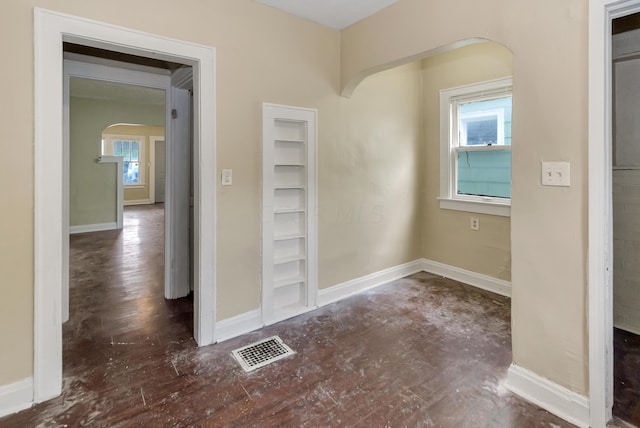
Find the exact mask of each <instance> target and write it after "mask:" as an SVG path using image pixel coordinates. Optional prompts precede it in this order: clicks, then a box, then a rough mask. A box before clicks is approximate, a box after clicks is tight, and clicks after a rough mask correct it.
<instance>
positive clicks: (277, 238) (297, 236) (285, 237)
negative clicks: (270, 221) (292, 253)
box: [273, 233, 306, 241]
mask: <svg viewBox="0 0 640 428" xmlns="http://www.w3.org/2000/svg"><path fill="white" fill-rule="evenodd" d="M305 237H306V235H305V234H304V233H294V234H291V235H280V236H274V237H273V240H274V241H288V240H290V239H300V238H305Z"/></svg>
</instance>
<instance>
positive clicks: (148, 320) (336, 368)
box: [0, 207, 572, 428]
mask: <svg viewBox="0 0 640 428" xmlns="http://www.w3.org/2000/svg"><path fill="white" fill-rule="evenodd" d="M162 225H163V210H162V209H161V208H158V207H129V208H127V209H126V211H125V229H124V230H123V231H108V232H97V233H87V234H82V235H74V236H72V239H71V260H72V269H71V280H72V288H71V320H70V321H69V322H68V323H67V324H66V325H65V326H64V385H63V392H62V395H61V396H60V397H58V398H56V399H53V400H50V401H49V402H46V403H43V404H39V405H37V406H35V407H33V408H31V409H29V410H25V411H23V412H20V413H18V414H15V415H12V416H9V417H6V418H4V419H0V426H1V427H35V426H42V427H58V426H60V427H62V426H70V427H75V426H92V427H139V426H154V427H155V426H229V427H273V426H285V427H300V426H305V427H325V426H336V427H338V426H340V427H342V426H346V427H383V426H394V427H396V426H402V427H405V426H406V427H445V428H448V427H451V428H453V427H455V428H464V427H470V428H471V427H473V428H478V427H487V428H498V427H519V428H524V427H554V428H558V427H570V426H572V425H570V424H568V423H566V422H564V421H562V420H561V419H559V418H557V417H555V416H553V415H551V414H549V413H547V412H546V411H544V410H542V409H540V408H539V407H537V406H535V405H532V404H529V403H527V402H525V401H524V400H522V399H520V398H518V397H516V396H515V395H513V394H512V393H510V392H509V391H507V390H506V389H505V388H504V386H503V381H504V378H505V376H506V371H507V368H508V366H509V364H510V362H511V332H510V322H509V319H510V301H509V299H507V298H504V297H501V296H497V295H494V294H492V293H488V292H485V291H481V290H477V289H475V288H472V287H469V286H466V285H462V284H460V283H457V282H455V281H451V280H448V279H443V278H441V277H437V276H435V275H431V274H427V273H419V274H415V275H412V276H410V277H407V278H404V279H400V280H397V281H394V282H392V283H389V284H387V285H384V286H381V287H378V288H376V289H374V290H370V291H367V292H364V293H361V294H359V295H356V296H353V297H351V298H348V299H345V300H343V301H341V302H338V303H335V304H331V305H328V306H325V307H323V308H320V309H318V310H316V311H313V312H310V313H308V314H305V315H302V316H299V317H296V318H293V319H290V320H287V321H284V322H281V323H279V324H275V325H272V326H269V327H266V328H264V329H262V330H260V331H256V332H253V333H249V334H247V335H244V336H242V337H238V338H235V339H232V340H229V341H226V342H223V343H219V344H216V345H212V346H207V347H203V348H198V347H197V346H196V344H195V342H194V340H193V339H192V328H193V320H192V317H193V315H192V306H193V305H192V302H191V301H190V300H189V299H179V300H175V301H167V300H165V299H164V298H163V293H162V292H163V238H162ZM275 334H277V335H279V336H280V337H281V338H282V339H283V340H284V341H285V343H287V344H288V345H289V346H290V347H292V348H293V350H294V351H296V354H295V355H294V356H292V357H289V358H286V359H283V360H280V361H278V362H275V363H273V364H271V365H269V366H266V367H264V368H261V369H258V370H257V371H255V372H251V373H245V372H244V371H243V370H242V369H241V368H240V366H239V365H238V364H237V363H236V362H235V360H233V358H232V357H231V355H230V353H231V351H232V350H233V349H236V348H238V347H240V346H244V345H246V344H250V343H252V342H254V341H257V340H259V339H262V338H265V337H270V336H272V335H275Z"/></svg>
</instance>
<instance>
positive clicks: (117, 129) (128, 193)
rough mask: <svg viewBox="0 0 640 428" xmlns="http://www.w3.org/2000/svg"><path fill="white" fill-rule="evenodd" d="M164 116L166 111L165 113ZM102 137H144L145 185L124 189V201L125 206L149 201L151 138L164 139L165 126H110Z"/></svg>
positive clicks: (103, 132)
mask: <svg viewBox="0 0 640 428" xmlns="http://www.w3.org/2000/svg"><path fill="white" fill-rule="evenodd" d="M163 114H164V111H163ZM102 135H103V136H104V135H112V136H113V135H116V136H118V135H120V136H142V137H144V138H145V140H144V153H145V155H144V156H145V158H144V162H145V164H146V166H145V169H144V185H141V186H135V187H134V188H127V187H125V188H124V191H123V193H124V195H123V199H124V202H125V204H126V203H127V202H129V201H144V200H148V199H149V190H150V180H151V167H150V163H151V162H152V161H153V159H151V158H150V156H151V141H150V137H164V127H163V126H146V125H144V126H130V125H114V126H110V127H108V128H106V129H104V130H103V131H102Z"/></svg>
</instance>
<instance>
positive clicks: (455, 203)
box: [438, 198, 511, 217]
mask: <svg viewBox="0 0 640 428" xmlns="http://www.w3.org/2000/svg"><path fill="white" fill-rule="evenodd" d="M488 199H492V200H495V199H498V198H488ZM438 200H439V201H440V208H442V209H445V210H454V211H465V212H470V213H478V214H490V215H497V216H501V217H511V205H509V204H501V203H496V202H490V201H485V202H480V201H465V200H462V199H451V198H438Z"/></svg>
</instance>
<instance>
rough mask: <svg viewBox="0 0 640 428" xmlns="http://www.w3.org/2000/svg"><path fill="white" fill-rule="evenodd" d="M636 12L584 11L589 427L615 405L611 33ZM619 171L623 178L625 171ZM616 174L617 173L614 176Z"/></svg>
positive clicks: (634, 1) (630, 5) (635, 7)
mask: <svg viewBox="0 0 640 428" xmlns="http://www.w3.org/2000/svg"><path fill="white" fill-rule="evenodd" d="M637 12H640V1H638V0H627V1H617V0H605V1H602V2H596V1H593V2H591V4H590V7H589V122H588V123H589V204H588V214H589V215H588V217H589V233H588V235H589V265H588V281H589V283H588V307H589V324H588V333H589V407H590V425H591V426H605V425H606V424H607V423H608V422H609V421H610V420H611V418H612V408H613V405H614V354H615V351H614V272H615V271H616V270H617V269H618V267H619V266H617V265H618V263H619V262H620V260H619V259H616V260H615V263H614V251H616V252H617V251H618V250H619V249H620V248H618V250H615V243H614V238H615V235H614V222H615V221H616V218H615V217H614V206H613V199H614V191H613V182H614V179H616V178H614V165H615V164H616V163H614V145H613V139H614V101H615V97H614V81H615V79H614V76H615V74H614V69H615V68H617V67H616V66H614V61H613V60H614V51H615V50H616V49H617V48H616V47H615V46H614V42H613V39H614V36H613V32H614V31H613V29H614V20H616V19H618V18H623V17H626V16H629V15H632V14H635V13H637ZM625 21H628V20H626V19H625ZM620 22H622V21H618V23H620ZM621 33H624V31H621ZM627 65H628V64H627ZM623 68H624V66H623ZM619 172H621V173H622V174H627V172H624V170H619ZM616 175H621V174H618V173H617V172H616ZM617 178H620V177H617ZM618 246H620V244H619V243H618Z"/></svg>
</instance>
